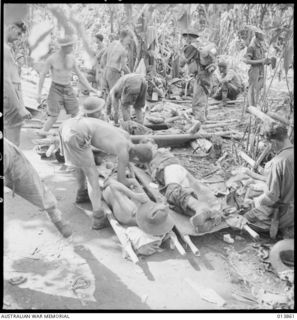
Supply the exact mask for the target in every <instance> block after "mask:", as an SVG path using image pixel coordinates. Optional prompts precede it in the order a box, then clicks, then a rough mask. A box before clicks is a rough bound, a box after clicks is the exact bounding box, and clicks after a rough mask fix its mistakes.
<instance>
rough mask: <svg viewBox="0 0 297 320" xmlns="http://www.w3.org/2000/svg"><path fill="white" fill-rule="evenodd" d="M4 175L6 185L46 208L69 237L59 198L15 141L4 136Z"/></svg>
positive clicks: (53, 220)
mask: <svg viewBox="0 0 297 320" xmlns="http://www.w3.org/2000/svg"><path fill="white" fill-rule="evenodd" d="M4 177H5V186H6V187H8V188H10V189H12V190H13V193H16V194H17V195H19V196H20V197H22V198H24V199H26V200H28V201H29V202H31V203H32V204H34V205H36V206H37V207H38V208H40V209H42V210H45V211H46V212H47V213H48V216H49V218H50V219H51V221H52V222H53V224H54V225H55V226H56V228H57V229H58V230H59V232H60V233H61V234H62V235H63V237H65V238H68V237H70V236H71V234H72V231H71V229H70V227H69V225H68V224H66V223H65V222H63V221H62V213H61V211H60V210H59V209H57V200H56V198H55V196H54V195H53V194H52V193H51V191H50V190H49V189H48V188H47V187H46V185H45V184H44V183H43V182H42V181H41V179H40V177H39V175H38V173H37V171H36V170H35V169H34V168H33V166H32V165H31V163H30V162H29V161H28V159H27V158H26V157H25V155H24V154H23V153H22V151H21V150H20V149H19V148H18V147H17V146H16V145H14V144H13V143H11V142H9V141H8V140H7V139H5V138H4Z"/></svg>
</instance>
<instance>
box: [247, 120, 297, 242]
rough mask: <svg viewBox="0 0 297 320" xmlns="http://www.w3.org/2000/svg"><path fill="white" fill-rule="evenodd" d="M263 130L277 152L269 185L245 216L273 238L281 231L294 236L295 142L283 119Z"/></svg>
mask: <svg viewBox="0 0 297 320" xmlns="http://www.w3.org/2000/svg"><path fill="white" fill-rule="evenodd" d="M264 133H265V135H266V139H267V140H268V142H270V143H271V146H272V150H273V151H275V152H276V155H275V157H274V158H273V159H272V160H271V162H270V163H269V166H268V168H269V169H268V168H267V169H268V170H269V172H268V176H267V180H266V181H267V188H266V190H265V191H264V194H263V195H261V196H260V197H259V198H258V199H257V200H255V208H254V209H252V210H251V211H249V212H247V213H246V214H245V217H246V218H247V219H248V220H249V221H250V222H251V223H253V224H254V225H256V226H259V227H260V228H262V229H264V230H267V231H270V236H271V238H275V237H276V235H277V233H278V231H281V233H282V234H283V235H285V236H288V237H293V235H294V146H293V145H292V144H291V142H290V140H289V137H288V134H287V128H286V127H285V126H284V125H282V124H280V123H272V124H270V125H266V126H265V127H264ZM266 166H267V165H266Z"/></svg>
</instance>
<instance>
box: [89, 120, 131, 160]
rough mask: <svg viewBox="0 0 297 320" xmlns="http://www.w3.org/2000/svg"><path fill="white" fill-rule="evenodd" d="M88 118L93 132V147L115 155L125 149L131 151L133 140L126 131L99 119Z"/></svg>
mask: <svg viewBox="0 0 297 320" xmlns="http://www.w3.org/2000/svg"><path fill="white" fill-rule="evenodd" d="M86 120H87V123H88V126H89V128H90V131H91V133H92V140H91V145H92V146H93V147H95V148H98V149H100V150H102V151H103V152H106V153H108V154H113V155H119V153H120V152H121V151H123V150H125V149H126V150H127V152H128V151H129V148H130V144H131V142H130V141H129V134H128V133H127V132H126V131H124V130H122V129H119V128H116V127H114V126H112V125H111V124H109V123H107V122H105V121H102V120H99V119H94V118H87V119H86Z"/></svg>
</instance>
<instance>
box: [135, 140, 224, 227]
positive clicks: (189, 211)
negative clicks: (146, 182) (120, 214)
mask: <svg viewBox="0 0 297 320" xmlns="http://www.w3.org/2000/svg"><path fill="white" fill-rule="evenodd" d="M140 142H141V143H147V144H150V145H151V148H152V152H153V159H152V160H151V162H150V163H149V169H150V171H151V177H152V179H153V180H154V181H156V182H157V183H158V184H159V185H161V186H163V187H164V188H163V190H164V191H165V196H166V199H167V202H168V203H169V204H170V205H171V206H172V207H173V209H174V210H175V211H177V212H179V213H182V214H184V215H187V216H189V217H190V222H191V224H192V225H193V227H194V228H195V230H196V232H198V233H204V232H209V231H210V230H212V229H213V227H215V226H217V225H218V224H220V223H221V217H220V214H219V211H218V210H219V209H220V206H219V203H218V200H217V198H216V196H215V195H214V193H213V192H211V190H210V189H209V188H208V187H207V186H205V185H203V184H202V183H200V182H199V181H198V180H197V179H195V177H193V176H192V175H191V174H190V173H189V172H188V170H186V169H185V168H184V167H183V166H182V165H181V164H180V162H179V160H178V159H177V158H176V157H175V156H174V155H173V154H172V153H171V152H170V151H169V150H168V149H165V148H159V149H158V146H157V144H156V143H155V142H154V140H152V139H148V138H143V139H142V140H141V141H140Z"/></svg>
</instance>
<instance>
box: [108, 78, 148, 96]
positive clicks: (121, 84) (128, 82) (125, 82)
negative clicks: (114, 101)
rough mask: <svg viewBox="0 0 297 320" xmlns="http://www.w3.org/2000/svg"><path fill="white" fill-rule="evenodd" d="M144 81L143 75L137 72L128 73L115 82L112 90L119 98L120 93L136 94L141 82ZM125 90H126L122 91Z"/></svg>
mask: <svg viewBox="0 0 297 320" xmlns="http://www.w3.org/2000/svg"><path fill="white" fill-rule="evenodd" d="M143 81H145V77H144V76H143V75H141V74H137V73H129V74H126V75H124V76H122V77H121V78H120V79H119V80H118V81H117V83H116V84H115V86H114V88H113V91H114V94H115V96H116V97H117V98H120V97H121V95H122V93H128V92H129V93H130V94H137V93H139V92H140V88H141V84H142V82H143ZM124 90H126V91H127V92H123V91H124Z"/></svg>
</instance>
